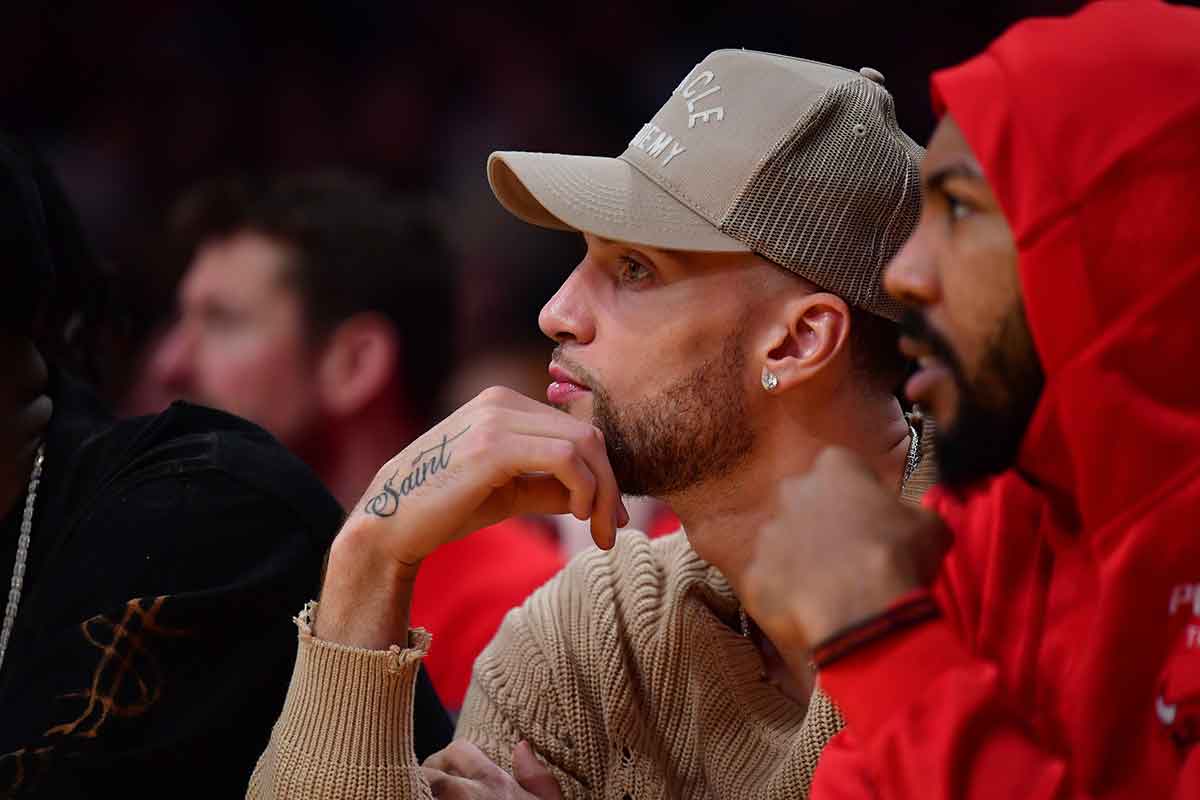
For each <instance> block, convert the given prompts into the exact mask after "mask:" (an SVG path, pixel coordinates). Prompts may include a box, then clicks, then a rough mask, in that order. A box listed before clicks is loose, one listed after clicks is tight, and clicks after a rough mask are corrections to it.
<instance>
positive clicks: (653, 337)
mask: <svg viewBox="0 0 1200 800" xmlns="http://www.w3.org/2000/svg"><path fill="white" fill-rule="evenodd" d="M882 83H883V78H882V76H881V75H879V74H878V73H877V72H875V71H874V70H868V69H864V70H863V71H862V72H861V73H860V72H854V71H850V70H846V69H842V68H839V67H833V66H828V65H825V64H819V63H816V62H812V61H804V60H801V59H793V58H786V57H783V56H775V55H768V54H762V53H753V52H747V51H740V50H723V51H718V52H715V53H713V54H711V55H710V56H708V57H707V58H706V59H705V60H704V61H703V62H701V63H700V64H699V65H697V66H696V67H695V68H694V69H693V70H692V71H691V72H690V73H689V74H688V75H687V76H686V77H685V78H684V79H683V81H682V82H680V84H679V85H678V87H677V88H676V89H675V91H674V92H672V93H671V96H670V98H669V99H668V100H667V102H666V104H665V105H664V106H663V108H662V109H661V110H660V111H659V113H658V114H657V115H656V116H655V117H654V118H653V119H652V120H651V121H650V122H649V123H647V124H646V125H645V126H643V127H642V129H641V130H640V131H638V133H637V134H636V135H635V136H634V138H633V140H632V141H631V142H630V144H629V146H628V148H627V149H626V150H625V152H624V153H623V154H622V156H621V157H620V158H615V159H614V158H592V157H582V156H564V155H551V154H539V153H496V154H494V155H493V156H492V157H491V158H490V159H489V162H488V177H489V180H490V182H491V185H492V188H493V190H494V191H495V193H496V195H497V197H498V198H499V200H500V202H501V203H502V204H503V205H504V206H505V207H506V208H507V209H509V210H510V211H511V212H512V213H514V214H515V215H516V216H518V217H520V218H522V219H524V220H526V221H528V222H531V223H534V224H537V225H542V226H544V227H549V228H559V229H563V230H569V231H578V232H580V233H581V234H582V235H583V237H584V239H585V241H586V244H587V253H586V255H585V257H584V258H583V260H582V261H581V262H580V263H579V265H578V266H577V267H576V268H575V271H574V272H573V273H572V274H571V276H570V277H569V278H568V279H567V281H566V282H565V283H564V284H563V286H562V287H561V289H559V291H558V293H557V294H556V295H555V296H554V297H553V298H552V299H551V300H550V301H549V303H547V305H546V306H545V308H544V309H543V310H542V314H541V317H540V320H539V322H540V325H541V328H542V330H543V331H544V332H545V333H546V334H547V335H548V336H550V337H551V338H553V339H555V340H556V341H557V342H558V345H559V346H558V348H557V350H556V351H555V356H554V359H553V360H552V362H551V365H550V375H551V378H552V382H551V383H550V386H549V389H548V391H547V397H548V399H549V401H550V403H551V404H552V405H553V406H555V408H551V407H548V406H546V405H544V404H542V403H538V402H535V401H533V400H530V399H528V398H525V397H523V396H521V395H517V394H515V393H513V392H509V391H507V390H501V389H490V390H488V391H486V392H484V393H483V394H481V395H480V396H479V397H477V398H475V399H474V400H472V401H471V402H470V403H468V404H467V405H465V406H463V407H462V408H461V409H459V410H458V411H456V412H455V413H454V414H452V415H451V416H450V417H448V418H447V419H446V420H444V421H443V422H442V423H441V424H439V425H437V426H436V427H434V428H433V429H432V430H430V431H429V432H428V433H426V434H425V435H424V436H422V437H418V439H417V440H416V441H415V443H414V444H413V445H411V446H410V447H409V448H408V449H406V450H405V451H404V452H402V453H400V454H399V455H398V456H396V457H395V458H394V459H393V460H392V461H390V462H389V463H387V464H385V465H384V466H383V468H382V469H381V470H380V471H379V473H378V476H377V478H376V480H375V482H374V483H373V484H372V486H371V488H370V489H369V490H368V491H367V493H366V495H365V496H364V497H363V499H362V501H361V502H360V503H359V504H358V506H357V507H356V508H355V510H354V512H352V513H351V515H350V517H349V519H348V520H347V521H346V524H345V526H344V527H343V529H342V532H341V533H340V534H339V536H338V538H337V540H336V541H335V543H334V545H333V548H332V550H331V553H330V557H329V565H328V572H327V576H326V580H325V585H324V589H323V592H322V597H321V604H320V607H319V609H318V608H317V607H316V605H315V604H314V605H310V606H309V607H308V608H307V609H305V611H304V613H302V614H301V616H300V618H299V620H298V623H299V627H300V635H299V653H298V656H297V661H296V671H295V674H294V676H293V679H292V685H291V689H290V692H289V695H288V700H287V702H286V704H285V707H284V709H283V713H282V715H281V717H280V719H279V722H278V723H277V725H276V727H275V730H274V733H273V735H272V738H271V742H270V744H269V746H268V748H267V750H266V752H265V753H264V754H263V757H262V759H261V760H260V762H259V766H258V769H257V770H256V772H255V775H254V777H253V779H252V781H251V785H250V795H251V796H253V797H266V796H286V797H352V796H363V797H368V796H369V797H428V796H431V795H432V796H439V797H528V796H530V793H533V794H535V795H536V796H539V797H554V796H559V794H560V793H561V795H562V796H566V797H597V798H600V797H605V798H608V797H613V798H623V797H628V798H638V800H643V799H644V798H652V797H714V798H716V797H729V798H744V797H799V796H804V795H805V794H806V793H807V788H808V782H809V779H810V777H811V774H812V770H813V768H814V766H815V764H816V760H817V757H818V755H819V754H820V751H821V748H822V747H823V746H824V743H825V742H826V741H827V740H828V739H829V737H830V736H832V734H833V733H834V732H835V731H836V730H837V728H838V727H839V726H840V720H839V719H838V717H837V714H836V712H834V710H833V708H832V706H831V705H830V703H829V702H828V700H827V699H826V698H824V696H823V695H821V694H820V692H816V693H814V692H813V680H812V676H811V675H792V674H790V673H789V672H788V671H787V669H786V667H785V666H784V664H783V662H782V660H781V659H780V658H779V657H778V655H777V654H776V653H775V651H774V649H773V648H772V647H771V645H770V642H769V641H766V640H765V639H764V638H763V637H762V636H761V634H760V633H759V632H758V630H757V628H756V626H755V625H754V624H753V621H752V620H750V619H749V618H748V617H747V616H746V615H745V614H744V613H743V612H742V611H741V605H740V603H739V601H738V587H737V586H736V585H731V583H730V582H729V581H728V580H727V579H726V578H725V577H724V575H740V574H742V573H743V572H744V570H743V569H742V568H741V565H742V564H743V562H745V561H746V560H747V559H748V558H749V557H750V556H751V554H752V552H753V545H754V536H755V533H754V532H755V531H757V530H758V528H759V527H760V524H761V523H762V521H763V520H765V519H766V518H767V517H768V516H769V513H770V511H771V502H772V500H771V498H772V497H773V494H774V488H775V486H776V484H777V483H778V482H779V481H780V480H781V479H783V478H784V477H786V476H787V475H790V474H795V473H798V472H803V471H805V470H806V469H807V468H808V466H809V465H810V464H811V463H812V461H813V459H814V458H815V456H816V454H817V453H818V452H819V451H820V450H821V449H822V448H824V447H826V446H827V445H830V444H838V445H842V446H845V447H849V448H851V449H853V450H855V451H856V452H858V453H860V454H861V455H862V456H863V457H864V458H865V459H867V461H868V462H869V463H870V464H871V465H872V468H873V469H874V470H876V471H877V473H878V474H879V476H880V478H881V479H882V480H885V481H887V482H888V483H890V484H891V485H893V486H895V487H896V491H897V492H900V493H901V494H902V495H903V497H904V498H905V499H906V500H908V501H910V502H916V501H917V499H918V498H919V496H920V493H921V491H922V489H923V488H924V487H925V486H927V485H928V483H929V482H930V479H931V475H930V474H928V473H929V467H928V466H926V465H924V464H920V465H919V462H920V461H921V459H920V455H921V449H922V448H921V446H920V442H919V436H918V431H917V430H916V429H915V428H914V427H912V426H911V425H910V423H909V421H908V419H907V418H906V417H905V415H904V414H903V412H902V409H901V407H900V405H899V403H898V401H897V400H896V398H895V396H894V395H893V389H894V388H895V387H896V385H897V384H898V382H899V380H900V379H901V378H902V377H903V373H904V371H905V365H904V362H903V361H902V360H900V358H899V356H898V355H897V351H896V349H895V332H894V329H893V324H892V322H891V320H892V319H894V318H895V316H896V315H897V313H898V311H899V309H898V307H897V306H896V305H895V303H894V302H893V301H892V300H890V299H889V298H888V297H887V295H886V294H885V293H884V292H883V290H882V287H881V286H880V272H881V269H882V267H883V265H884V264H886V263H887V261H888V259H889V258H890V257H891V256H892V254H893V253H894V252H895V251H896V250H897V249H898V248H899V246H900V245H901V243H902V242H903V241H904V239H905V237H906V236H907V235H908V233H909V232H910V231H911V230H912V228H913V226H914V224H915V223H916V220H917V216H918V212H919V206H920V193H919V192H920V190H919V184H918V173H917V167H918V162H919V160H920V158H921V155H922V151H921V150H920V148H919V147H917V146H916V145H915V144H914V143H913V142H912V140H911V139H909V138H908V137H907V136H906V135H905V134H904V133H903V132H902V131H900V129H899V128H898V127H897V125H896V120H895V114H894V111H893V106H892V100H891V97H890V95H889V94H888V93H887V92H886V91H885V90H884V88H883V86H882ZM929 460H931V459H927V460H926V461H929ZM622 493H624V494H635V495H637V494H645V495H652V496H655V497H659V498H661V499H663V500H666V501H667V502H669V503H670V504H671V506H672V507H673V508H674V510H675V511H676V512H677V514H678V515H679V517H680V519H681V520H682V521H683V527H684V530H685V531H686V532H680V533H678V534H675V535H673V536H668V537H665V538H663V539H658V540H655V541H653V542H651V541H650V540H649V539H647V538H646V537H645V536H644V535H642V534H640V533H637V532H634V531H627V532H622V533H621V534H620V536H617V528H618V527H620V526H621V525H623V524H625V523H627V521H628V515H627V513H626V512H625V510H624V507H623V505H622V503H621V499H620V495H621V494H622ZM567 511H569V512H571V513H573V514H574V515H575V516H576V517H578V518H580V519H590V521H591V529H592V535H593V538H594V539H595V541H596V543H597V544H598V545H599V546H600V548H601V549H599V550H591V551H588V552H586V553H583V554H582V555H580V556H579V557H578V558H576V559H575V560H574V561H573V562H572V563H571V565H570V566H568V567H567V568H566V569H565V570H564V571H563V572H561V573H560V574H559V575H558V576H556V577H555V578H554V579H553V580H551V581H550V582H549V583H548V584H546V585H545V586H544V587H542V588H541V589H540V590H538V592H536V593H535V594H534V596H533V597H531V598H530V599H529V600H528V601H527V602H526V603H525V604H524V605H523V606H522V607H521V608H519V609H517V610H514V611H512V612H510V613H509V615H508V617H507V618H506V620H505V622H504V625H503V626H502V627H501V630H500V631H499V633H498V634H497V636H496V638H495V639H494V640H493V642H492V644H491V645H490V646H489V647H488V649H487V650H485V651H484V653H483V655H482V656H481V657H480V658H479V660H478V661H477V662H476V664H475V670H474V676H473V680H472V686H471V689H470V691H469V693H468V697H467V701H466V704H465V707H464V709H463V713H462V716H461V717H460V719H459V724H458V732H457V736H458V741H457V742H456V743H455V744H454V745H453V746H452V747H451V748H449V749H448V750H446V751H443V752H442V753H439V754H437V755H435V756H433V757H432V758H430V759H429V760H428V761H426V763H425V764H424V765H423V766H422V765H419V764H418V763H417V760H416V758H415V756H414V755H413V751H412V745H411V732H410V731H411V714H412V711H411V697H412V687H413V681H414V679H415V677H416V674H417V664H418V662H419V660H420V659H421V657H422V656H423V655H424V654H425V652H426V651H427V650H428V648H429V647H430V641H431V635H430V633H427V632H425V631H423V630H419V629H416V630H410V629H409V626H408V604H409V597H410V594H411V587H412V583H413V579H414V577H415V576H416V574H417V571H418V570H419V568H420V564H421V560H422V559H423V558H424V557H426V556H427V555H429V554H430V553H431V552H433V551H434V550H435V549H436V548H437V547H439V546H440V545H441V544H443V543H445V542H447V541H450V540H452V539H455V538H457V537H460V536H463V535H466V534H467V533H468V532H469V531H472V530H475V529H477V528H479V527H482V526H484V525H487V524H490V523H493V522H495V521H497V520H499V519H501V518H504V517H507V516H511V515H513V514H518V513H525V512H540V513H563V512H567ZM432 633H433V635H435V636H436V633H437V632H436V631H434V632H432ZM534 753H536V754H537V756H535V755H534ZM539 757H540V760H539ZM543 762H544V764H543ZM509 769H511V770H512V771H513V772H514V774H515V777H513V776H511V775H510V774H509V773H508V772H507V770H509Z"/></svg>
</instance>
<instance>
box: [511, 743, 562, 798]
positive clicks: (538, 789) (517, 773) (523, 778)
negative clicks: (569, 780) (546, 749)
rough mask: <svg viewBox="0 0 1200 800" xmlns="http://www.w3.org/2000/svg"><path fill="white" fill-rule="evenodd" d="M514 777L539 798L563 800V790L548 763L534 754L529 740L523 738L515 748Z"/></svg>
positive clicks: (513, 756)
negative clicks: (547, 765)
mask: <svg viewBox="0 0 1200 800" xmlns="http://www.w3.org/2000/svg"><path fill="white" fill-rule="evenodd" d="M512 759H513V777H514V778H516V779H517V783H519V784H520V785H521V788H522V789H524V790H525V791H527V792H529V793H530V794H532V795H534V796H536V797H537V798H538V800H561V798H562V792H561V791H560V790H559V788H558V781H556V780H555V779H554V775H552V774H551V773H550V770H549V769H547V768H546V765H545V764H543V763H542V762H541V761H539V760H538V757H537V756H536V755H534V752H533V748H532V747H530V746H529V742H527V741H525V740H524V739H522V740H521V741H520V742H518V743H517V746H516V747H514V748H513V754H512Z"/></svg>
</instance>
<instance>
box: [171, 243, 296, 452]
mask: <svg viewBox="0 0 1200 800" xmlns="http://www.w3.org/2000/svg"><path fill="white" fill-rule="evenodd" d="M288 257H289V253H288V251H287V250H286V249H285V248H284V247H283V246H282V245H280V244H279V243H277V242H275V241H274V240H272V239H269V238H267V237H265V236H261V235H258V234H255V233H250V232H246V233H239V234H235V235H233V236H230V237H228V238H224V239H217V240H214V241H211V242H208V243H206V244H205V245H204V246H203V247H201V248H199V250H198V251H197V253H196V256H195V258H194V259H193V260H192V263H191V265H190V266H189V268H188V271H187V274H186V275H185V276H184V279H183V282H182V283H181V285H180V289H179V310H180V317H179V320H178V322H176V324H175V325H174V326H173V328H172V329H171V330H170V331H169V332H168V333H167V335H166V337H165V338H164V339H163V341H162V343H161V344H160V345H159V346H158V348H157V349H156V351H155V353H154V355H153V357H152V362H151V365H150V368H151V370H152V374H153V376H154V378H155V379H156V380H157V381H158V382H159V383H160V384H161V385H162V386H163V387H164V388H165V389H166V390H167V391H168V392H169V393H170V394H171V395H173V396H176V397H183V398H185V399H188V400H191V401H192V402H195V403H199V404H202V405H207V406H212V407H214V408H220V409H223V410H225V411H229V412H231V413H233V414H237V415H238V416H241V417H245V418H246V419H249V420H252V421H253V422H256V423H258V424H259V425H262V426H263V427H264V428H266V429H267V430H269V431H270V432H271V433H272V434H274V435H275V436H276V437H277V438H278V439H279V440H280V441H282V442H283V443H284V444H285V445H286V446H288V447H290V448H292V449H295V450H302V449H303V448H304V446H305V444H306V442H307V440H308V439H309V438H310V437H311V436H312V435H313V433H312V429H313V428H314V426H315V421H314V420H315V418H316V414H317V406H318V401H317V396H316V390H315V389H314V385H315V381H314V378H313V375H314V370H315V351H314V348H313V347H312V343H311V342H310V341H309V337H308V336H307V332H306V321H305V316H304V309H303V304H302V302H301V298H300V294H299V292H298V291H297V290H296V288H295V287H294V286H293V285H292V284H291V282H290V281H289V278H288V275H289V273H288V268H287V259H288Z"/></svg>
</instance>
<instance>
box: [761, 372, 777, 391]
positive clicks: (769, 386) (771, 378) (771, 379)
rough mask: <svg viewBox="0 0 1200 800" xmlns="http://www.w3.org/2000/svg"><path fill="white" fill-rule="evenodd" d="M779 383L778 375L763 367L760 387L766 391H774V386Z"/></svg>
mask: <svg viewBox="0 0 1200 800" xmlns="http://www.w3.org/2000/svg"><path fill="white" fill-rule="evenodd" d="M778 385H779V377H778V376H777V375H776V374H775V373H774V372H771V370H769V369H767V368H766V367H763V374H762V387H763V388H764V389H766V390H767V391H768V392H773V391H775V387H776V386H778Z"/></svg>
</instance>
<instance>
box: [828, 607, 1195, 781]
mask: <svg viewBox="0 0 1200 800" xmlns="http://www.w3.org/2000/svg"><path fill="white" fill-rule="evenodd" d="M820 680H821V685H822V687H823V688H824V689H825V691H826V692H828V693H829V695H830V696H831V697H832V698H833V699H834V701H835V702H836V703H837V705H838V707H839V708H840V709H841V710H842V712H843V714H844V715H845V717H846V720H847V731H846V732H844V734H843V735H842V736H839V739H838V740H835V743H834V746H833V747H832V748H831V750H830V752H829V758H825V757H824V756H823V757H822V761H821V765H820V767H819V768H818V769H817V773H816V778H815V783H814V787H813V793H812V797H813V798H814V800H831V799H832V798H838V799H841V798H850V797H867V796H871V797H881V798H895V799H896V800H899V799H900V798H930V799H931V800H939V799H940V798H951V797H953V798H964V797H966V798H997V799H998V798H1011V797H1021V798H1030V800H1040V799H1041V798H1084V797H1097V796H1104V797H1131V798H1132V797H1176V798H1184V797H1197V796H1200V794H1197V791H1198V790H1200V748H1193V749H1192V751H1191V752H1190V753H1188V758H1187V759H1186V761H1185V762H1184V764H1183V765H1182V769H1179V768H1178V767H1176V766H1174V765H1172V767H1171V768H1169V769H1165V770H1164V769H1163V762H1162V761H1156V762H1155V763H1154V764H1150V763H1144V764H1139V765H1137V766H1136V767H1135V768H1134V769H1132V770H1130V771H1128V772H1127V773H1125V774H1124V775H1123V777H1122V778H1121V781H1120V784H1119V785H1113V786H1111V787H1107V788H1105V789H1104V790H1103V791H1102V792H1100V794H1094V793H1093V794H1088V793H1087V792H1085V791H1084V790H1083V789H1082V788H1081V787H1079V786H1077V785H1075V784H1074V783H1073V776H1072V773H1071V764H1070V754H1069V753H1056V752H1052V751H1051V750H1050V749H1049V748H1047V747H1046V746H1044V745H1043V744H1041V743H1039V742H1038V741H1037V740H1036V738H1035V737H1034V735H1033V734H1032V732H1031V730H1030V729H1029V726H1028V725H1027V724H1025V723H1024V721H1023V720H1022V718H1021V717H1020V715H1019V714H1018V713H1016V712H1015V711H1014V710H1013V709H1012V708H1011V706H1010V704H1009V702H1008V698H1007V697H1006V696H1005V693H1004V688H1003V686H1002V684H1001V682H1000V680H999V672H998V670H997V669H996V667H995V665H993V664H992V663H990V662H988V661H986V660H983V659H979V658H975V657H973V656H971V655H970V654H969V653H968V652H967V650H966V648H965V647H964V646H963V645H962V644H961V642H960V641H959V640H958V639H957V637H956V636H955V634H954V632H953V631H952V630H951V629H950V627H949V625H947V624H946V623H945V622H944V621H935V622H931V623H928V624H925V625H922V626H920V627H917V628H914V629H911V630H908V631H905V632H902V633H899V634H896V635H894V636H892V637H889V638H887V639H883V640H880V641H879V642H878V643H877V644H875V645H874V646H872V647H869V648H867V649H864V650H863V651H860V652H858V653H855V654H853V655H851V656H849V657H847V658H845V659H843V660H841V661H838V662H836V663H835V664H832V665H830V667H828V668H827V669H825V670H822V672H821V678H820ZM1153 723H1154V720H1153V716H1152V715H1150V714H1148V715H1147V718H1146V721H1145V724H1146V725H1151V724H1153ZM1129 734H1130V740H1131V741H1134V740H1137V739H1140V738H1141V737H1143V736H1146V735H1153V732H1148V731H1146V730H1141V731H1137V730H1132V729H1131V730H1130V731H1129ZM839 740H840V741H839ZM1131 757H1135V756H1133V754H1132V752H1131ZM1164 773H1167V774H1164ZM867 784H869V785H871V786H872V787H873V789H874V791H873V792H870V793H866V792H863V791H862V787H863V786H864V785H867Z"/></svg>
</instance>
